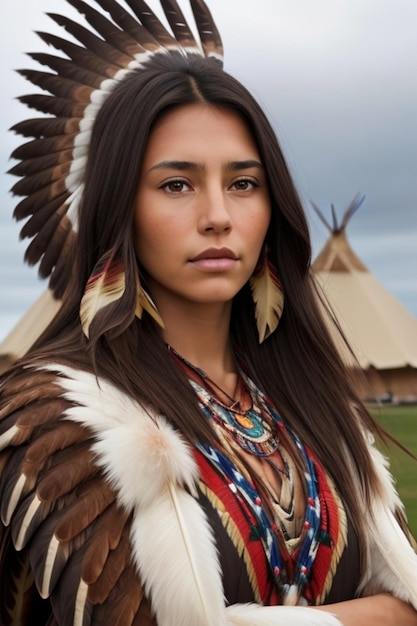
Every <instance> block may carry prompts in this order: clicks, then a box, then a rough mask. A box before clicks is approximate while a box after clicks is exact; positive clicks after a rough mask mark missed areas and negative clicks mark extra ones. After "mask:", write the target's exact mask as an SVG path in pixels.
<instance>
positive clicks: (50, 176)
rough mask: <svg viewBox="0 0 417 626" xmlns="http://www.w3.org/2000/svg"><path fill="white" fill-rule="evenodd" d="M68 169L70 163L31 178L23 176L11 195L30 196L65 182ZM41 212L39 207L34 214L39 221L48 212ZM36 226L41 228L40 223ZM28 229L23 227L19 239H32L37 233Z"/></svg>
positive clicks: (40, 172) (41, 172) (41, 209)
mask: <svg viewBox="0 0 417 626" xmlns="http://www.w3.org/2000/svg"><path fill="white" fill-rule="evenodd" d="M70 167H71V163H69V162H67V163H64V164H63V165H56V166H54V167H52V168H50V169H49V170H43V171H39V172H38V173H36V174H33V175H32V176H25V177H24V178H22V179H21V180H19V181H18V182H17V183H16V184H15V185H14V186H13V193H14V194H15V195H17V196H25V195H30V194H32V193H36V192H37V191H40V190H41V189H45V188H47V187H49V185H51V184H52V183H56V182H58V181H60V180H64V181H65V178H66V177H67V176H68V174H69V170H70ZM42 211H43V207H41V208H40V209H39V211H37V212H36V213H37V215H38V218H39V219H42V218H46V217H47V216H48V215H49V213H48V212H47V213H43V212H42ZM26 226H27V225H26ZM38 226H39V227H40V226H41V222H40V223H39V224H38ZM30 228H31V227H29V230H27V229H26V228H25V227H23V228H22V230H21V233H20V237H21V238H22V239H23V238H25V237H32V236H33V235H34V234H35V233H36V232H37V230H36V231H35V232H29V231H30ZM24 231H25V232H24Z"/></svg>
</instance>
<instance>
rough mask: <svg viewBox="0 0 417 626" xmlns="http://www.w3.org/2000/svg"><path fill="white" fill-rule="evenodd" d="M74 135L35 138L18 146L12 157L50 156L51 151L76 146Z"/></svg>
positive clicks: (64, 149) (54, 151)
mask: <svg viewBox="0 0 417 626" xmlns="http://www.w3.org/2000/svg"><path fill="white" fill-rule="evenodd" d="M75 139H76V138H75V136H74V135H68V136H67V137H48V139H34V140H33V141H28V142H27V143H24V144H22V145H21V146H18V147H17V148H16V149H15V150H14V151H13V152H12V154H11V157H12V159H21V160H25V159H36V158H37V157H38V156H41V157H42V156H49V155H50V154H51V153H57V152H64V151H66V150H72V149H73V148H74V141H75Z"/></svg>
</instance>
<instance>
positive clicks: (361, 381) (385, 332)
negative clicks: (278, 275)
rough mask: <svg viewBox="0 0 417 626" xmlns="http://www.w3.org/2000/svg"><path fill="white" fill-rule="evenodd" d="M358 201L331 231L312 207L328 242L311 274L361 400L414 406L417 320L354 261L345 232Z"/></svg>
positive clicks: (355, 256)
mask: <svg viewBox="0 0 417 626" xmlns="http://www.w3.org/2000/svg"><path fill="white" fill-rule="evenodd" d="M363 200H364V197H359V196H356V197H355V198H354V199H353V201H352V202H351V204H350V205H349V207H348V208H347V210H346V212H345V214H344V215H343V218H342V222H341V224H340V225H339V224H338V222H337V218H336V213H335V210H334V207H333V206H332V217H333V226H331V225H330V224H329V223H328V221H327V220H326V219H325V217H324V216H323V214H322V212H321V211H320V210H319V209H318V207H317V206H316V205H315V204H314V203H312V206H313V208H314V210H315V211H316V213H317V215H318V216H319V218H320V219H321V221H322V222H323V223H324V225H325V226H326V228H327V229H328V230H329V232H330V237H329V238H328V240H327V242H326V243H325V245H324V247H323V249H322V250H321V252H320V253H319V254H318V256H317V257H316V259H315V261H314V263H313V272H314V275H315V277H316V279H317V282H318V283H319V285H320V286H321V288H322V290H323V292H324V295H325V297H326V299H327V301H328V303H329V304H330V306H331V308H332V310H333V312H334V314H335V316H336V319H337V321H338V323H339V324H340V326H341V328H342V330H343V332H344V335H345V337H346V339H347V341H348V343H349V344H350V346H351V348H352V349H353V352H354V353H355V356H356V358H357V363H355V361H354V359H353V358H352V355H351V354H350V353H349V352H348V351H347V350H346V348H345V347H344V346H342V345H341V346H340V349H341V353H342V356H343V358H344V359H345V361H346V362H347V364H348V365H349V366H350V367H351V368H352V370H353V372H354V373H355V370H356V374H359V372H358V371H357V370H358V369H360V370H362V372H363V374H364V376H359V375H357V376H355V381H356V384H357V386H358V391H359V393H360V395H361V397H363V398H365V399H374V398H386V399H392V400H394V401H399V402H412V401H415V400H417V319H416V318H415V317H413V316H412V315H411V314H410V313H409V312H408V311H407V309H406V308H405V307H404V306H403V305H402V304H401V303H400V302H398V300H397V299H396V298H395V297H394V296H393V295H392V294H391V293H389V292H388V291H387V290H386V289H385V288H384V287H383V285H382V284H381V283H380V282H379V281H378V280H377V279H376V278H375V276H374V275H373V274H372V272H371V271H370V270H369V269H368V268H367V267H366V265H364V263H363V262H362V261H361V260H360V259H359V258H358V257H357V255H356V254H355V253H354V251H353V250H352V248H351V247H350V245H349V242H348V240H347V237H346V226H347V224H348V222H349V220H350V219H351V217H352V215H353V214H354V213H355V212H356V211H357V209H358V208H359V207H360V205H361V204H362V202H363Z"/></svg>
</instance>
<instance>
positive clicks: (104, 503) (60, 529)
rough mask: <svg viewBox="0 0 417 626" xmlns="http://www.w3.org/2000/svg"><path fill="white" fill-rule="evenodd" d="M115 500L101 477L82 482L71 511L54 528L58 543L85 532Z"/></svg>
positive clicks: (112, 492)
mask: <svg viewBox="0 0 417 626" xmlns="http://www.w3.org/2000/svg"><path fill="white" fill-rule="evenodd" d="M114 500H115V494H114V491H113V490H112V489H111V488H110V486H109V485H108V483H106V482H105V481H104V480H103V477H102V476H101V475H100V476H96V477H94V478H93V479H91V480H90V481H88V482H83V483H82V484H81V486H80V487H78V489H77V499H76V502H74V504H73V506H72V507H71V509H69V510H68V511H66V513H65V514H63V515H62V517H61V519H60V522H59V524H58V525H57V528H56V536H57V538H58V539H59V540H60V541H64V540H67V538H68V541H69V540H70V539H72V538H73V537H76V536H77V535H78V534H79V533H80V532H82V531H83V530H85V529H86V528H87V527H88V526H89V525H90V524H91V523H92V522H93V521H94V520H95V519H96V518H97V517H98V516H99V515H100V514H101V513H103V511H105V510H106V508H107V507H108V506H109V505H110V504H112V502H114Z"/></svg>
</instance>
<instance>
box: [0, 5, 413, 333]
mask: <svg viewBox="0 0 417 626" xmlns="http://www.w3.org/2000/svg"><path fill="white" fill-rule="evenodd" d="M149 2H150V4H151V6H152V8H155V10H156V11H157V12H158V13H159V14H160V8H159V3H157V2H155V1H154V0H149ZM208 3H209V6H210V8H211V10H212V13H213V15H214V17H215V19H216V21H217V23H218V26H219V30H220V32H221V33H222V37H223V41H224V46H225V59H226V63H225V66H226V69H227V70H228V71H230V72H231V73H232V74H234V75H235V76H236V77H237V78H238V79H240V80H241V81H242V82H244V84H245V85H247V86H248V87H249V88H250V89H251V90H252V91H253V93H254V94H255V96H256V97H257V98H258V100H259V101H260V102H261V104H262V106H264V108H265V110H266V111H267V114H268V116H269V117H270V119H271V121H272V123H273V126H274V128H275V130H276V132H277V134H278V136H279V138H280V141H281V143H282V146H283V149H284V152H285V155H286V158H287V160H288V162H289V166H290V169H291V172H292V173H293V175H294V178H295V180H296V183H297V186H298V188H299V191H300V195H301V197H302V200H303V203H304V205H305V207H306V211H307V214H308V217H309V220H310V223H311V231H312V238H313V244H314V251H315V253H317V252H318V250H319V249H320V247H321V245H322V244H323V242H324V240H325V238H326V236H327V233H326V231H325V230H324V229H323V227H322V225H321V223H320V222H319V221H318V220H317V218H316V217H315V214H314V212H313V211H312V210H311V208H310V205H309V200H310V198H312V199H313V200H314V201H315V202H316V204H318V206H319V207H320V208H321V209H322V211H323V212H324V213H325V215H326V216H330V205H331V203H334V205H335V207H336V210H337V213H338V215H339V217H340V218H341V216H342V214H343V212H344V210H345V208H346V207H347V205H348V204H349V202H350V201H351V199H352V198H353V196H354V195H355V193H356V192H357V191H360V192H362V193H364V194H366V201H365V203H364V205H363V206H362V207H361V208H360V209H359V211H358V213H357V214H356V215H355V216H354V217H353V218H352V220H351V223H350V224H349V226H348V237H349V240H350V242H351V244H352V246H353V248H354V249H355V251H356V252H357V254H358V255H359V256H360V257H361V258H362V259H363V261H364V262H365V263H366V264H367V265H368V267H370V269H371V270H372V271H373V272H374V274H375V275H376V276H377V277H378V279H379V280H380V281H381V282H382V283H383V284H384V286H385V287H386V288H387V289H389V290H390V291H392V293H394V295H395V296H396V297H398V298H399V299H400V300H401V302H402V303H403V304H404V305H405V306H406V307H407V308H408V309H409V310H410V311H411V312H412V313H413V314H414V315H416V316H417V285H416V281H415V279H414V276H415V270H414V268H415V267H416V266H417V245H416V242H417V177H416V163H417V139H416V138H417V115H416V110H417V81H416V75H417V37H416V24H417V2H416V1H415V0H401V2H393V1H392V0H365V1H363V2H352V0H337V1H335V0H314V2H312V0H291V2H288V1H287V0H257V1H256V2H254V1H253V0H208ZM180 4H181V6H182V7H183V8H184V10H185V13H186V15H187V16H189V14H190V12H189V9H188V3H187V2H186V1H185V0H180ZM45 11H55V12H58V13H59V12H62V13H65V14H66V15H70V16H71V15H72V16H77V20H78V21H82V18H81V17H80V16H79V15H78V13H77V12H76V11H75V9H73V8H72V7H71V6H70V5H69V4H68V3H66V2H65V1H64V0H38V1H37V2H36V3H34V2H27V0H3V4H2V21H1V24H0V35H1V37H0V52H1V55H0V59H1V60H0V63H1V66H0V69H1V78H2V114H1V136H2V141H1V142H0V169H1V171H5V170H7V169H8V168H9V167H10V166H11V162H10V161H9V160H8V155H9V154H10V152H11V150H12V149H13V148H14V147H15V146H16V145H18V144H19V143H20V139H19V138H18V137H15V136H14V135H13V134H11V133H9V132H7V129H8V128H9V127H10V126H11V125H12V124H14V123H16V122H18V121H20V120H21V119H24V118H26V117H28V114H29V115H30V113H28V110H27V109H26V108H25V107H23V105H20V103H18V102H17V101H16V100H15V98H16V96H18V95H20V94H23V93H29V92H31V91H32V90H33V89H34V88H32V87H31V86H30V85H29V83H26V81H24V80H23V78H22V77H20V76H19V75H17V74H16V73H15V72H13V71H12V70H13V69H14V68H18V67H27V66H32V67H34V66H35V65H36V64H34V63H33V62H32V61H31V60H30V59H29V58H28V57H26V56H25V55H24V54H23V53H24V51H25V50H26V51H28V50H29V51H31V50H35V51H38V50H45V49H46V46H45V45H44V44H43V42H42V41H41V40H40V39H39V38H38V37H37V36H36V35H35V34H34V32H33V31H35V30H46V31H51V30H53V29H54V28H55V32H60V34H62V33H61V31H60V29H58V28H57V27H55V26H54V23H53V21H52V20H51V19H50V18H48V17H47V16H46V15H45V14H44V13H45ZM12 183H13V177H11V176H5V175H3V176H1V175H0V199H1V204H0V207H1V208H0V266H1V267H2V268H4V269H2V270H1V271H0V293H1V294H2V299H1V303H0V339H1V333H2V329H3V332H4V329H5V328H8V324H9V323H10V319H11V318H10V316H9V313H7V315H8V316H9V317H8V320H9V322H7V321H6V320H5V316H4V311H5V310H6V309H7V311H9V310H11V309H13V310H14V311H15V313H16V318H17V317H18V316H19V315H20V314H22V313H23V312H24V310H25V308H27V307H28V306H29V305H30V304H31V301H29V298H31V297H32V290H33V293H35V292H36V293H38V290H40V283H39V282H38V279H37V277H36V270H34V269H25V268H24V267H23V265H22V261H21V258H22V257H23V252H24V249H25V243H23V244H18V243H17V242H18V232H19V229H20V226H21V225H15V224H13V222H12V220H11V217H10V216H11V214H12V211H13V206H14V204H15V201H14V200H13V199H12V198H11V197H10V195H9V194H8V191H7V190H8V188H9V187H10V186H11V184H12ZM9 220H10V221H9ZM15 268H19V269H15ZM17 283H18V284H17ZM29 284H30V285H31V287H29ZM6 293H7V296H5V294H6ZM34 297H36V296H34ZM26 298H27V300H26ZM33 299H34V298H33ZM13 302H15V305H13Z"/></svg>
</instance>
